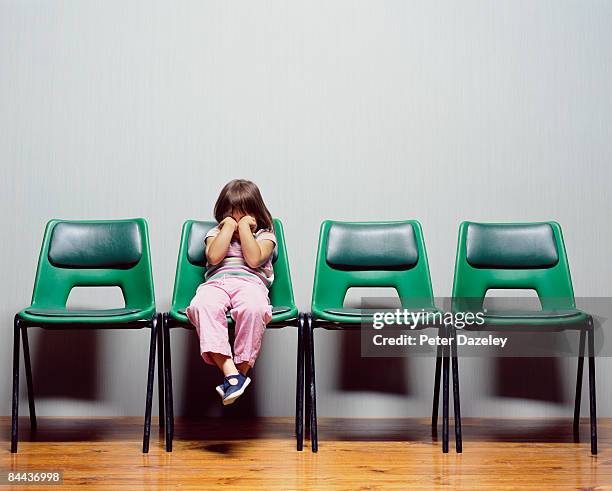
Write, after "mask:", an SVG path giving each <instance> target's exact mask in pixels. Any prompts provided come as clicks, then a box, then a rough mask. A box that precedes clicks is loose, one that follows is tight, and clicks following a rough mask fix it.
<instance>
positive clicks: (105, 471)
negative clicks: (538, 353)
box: [0, 418, 612, 490]
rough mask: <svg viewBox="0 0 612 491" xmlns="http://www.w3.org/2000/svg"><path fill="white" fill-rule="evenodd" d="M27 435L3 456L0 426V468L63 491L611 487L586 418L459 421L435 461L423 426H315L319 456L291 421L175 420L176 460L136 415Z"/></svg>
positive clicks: (610, 461) (607, 442)
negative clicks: (147, 444)
mask: <svg viewBox="0 0 612 491" xmlns="http://www.w3.org/2000/svg"><path fill="white" fill-rule="evenodd" d="M27 426H28V421H27V419H25V418H24V419H22V420H21V423H20V429H21V435H20V436H21V441H20V443H19V453H17V454H11V453H10V452H9V443H8V441H9V430H10V421H9V419H8V418H0V431H1V432H2V436H3V447H4V448H3V449H2V450H1V451H0V470H2V471H3V472H5V471H6V470H14V471H29V470H37V471H52V470H62V471H63V472H64V486H63V487H61V488H62V489H63V488H64V487H65V488H77V487H81V486H84V485H87V487H88V488H90V489H101V490H102V489H103V490H115V489H125V490H137V489H151V490H154V489H164V490H165V489H198V490H200V489H214V488H219V487H225V488H226V489H245V490H272V489H283V490H285V489H320V490H333V489H342V490H352V489H364V490H365V489H408V488H411V489H435V488H446V489H469V490H478V489H495V490H502V489H533V490H535V489H537V490H545V489H612V420H611V419H600V420H599V434H600V435H599V448H600V453H599V455H597V456H596V457H593V456H591V454H590V450H589V443H588V434H589V430H588V424H587V421H584V422H583V425H582V429H581V432H582V435H583V437H582V438H583V441H582V442H581V443H574V442H573V439H572V434H571V421H570V420H554V421H546V420H522V419H517V420H503V421H501V422H500V421H495V420H483V419H477V420H474V419H466V420H465V421H464V453H463V454H461V455H457V454H456V453H454V448H453V449H451V452H450V453H448V454H446V455H444V454H442V452H441V446H440V442H438V441H433V440H432V437H431V434H430V430H429V427H428V424H427V420H426V419H391V420H378V419H351V420H347V419H328V418H321V419H320V423H319V434H320V444H319V445H320V446H319V453H317V454H313V453H311V452H310V449H309V448H308V447H305V448H304V451H303V452H297V451H296V450H295V443H294V439H293V436H292V433H293V423H292V420H291V419H290V418H264V419H256V420H252V419H251V420H244V419H224V420H212V421H209V422H206V423H196V422H184V421H177V424H176V437H175V441H174V452H173V453H166V452H165V451H164V450H163V447H162V443H161V441H162V439H161V438H160V435H159V434H158V432H157V428H155V430H156V431H154V432H153V435H152V440H151V451H150V453H149V454H148V455H144V454H142V453H141V437H142V426H141V419H140V418H108V419H96V420H89V419H70V420H67V419H56V418H40V420H39V430H38V432H37V434H36V436H35V438H32V437H31V436H30V435H29V432H28V430H27ZM451 431H452V426H451ZM30 440H35V441H30ZM452 443H453V442H452V441H451V444H452ZM3 489H17V490H19V489H39V490H42V489H45V487H43V486H40V485H37V486H32V487H29V488H28V487H27V486H24V485H19V486H13V487H8V486H6V487H4V488H3ZM47 489H52V490H57V489H60V487H59V486H50V487H47Z"/></svg>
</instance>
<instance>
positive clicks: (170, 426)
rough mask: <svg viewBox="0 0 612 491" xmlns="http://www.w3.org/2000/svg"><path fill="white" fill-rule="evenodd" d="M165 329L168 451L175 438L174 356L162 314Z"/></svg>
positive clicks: (164, 317)
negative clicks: (172, 356)
mask: <svg viewBox="0 0 612 491" xmlns="http://www.w3.org/2000/svg"><path fill="white" fill-rule="evenodd" d="M162 328H163V330H164V376H165V389H166V452H172V439H173V438H174V401H173V399H172V358H171V355H170V353H171V350H170V324H169V323H168V319H167V317H166V316H165V315H163V316H162Z"/></svg>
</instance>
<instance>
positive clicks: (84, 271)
mask: <svg viewBox="0 0 612 491" xmlns="http://www.w3.org/2000/svg"><path fill="white" fill-rule="evenodd" d="M77 286H118V287H119V288H121V291H122V292H123V298H124V299H125V304H126V307H128V308H138V309H142V310H146V309H150V308H151V307H153V308H154V306H155V295H154V291H153V276H152V269H151V253H150V248H149V235H148V230H147V222H146V221H145V220H144V219H142V218H135V219H128V220H51V221H49V223H47V227H46V229H45V235H44V238H43V244H42V248H41V251H40V256H39V259H38V269H37V271H36V281H35V283H34V292H33V294H32V305H33V306H37V307H43V306H44V307H55V308H63V307H65V306H66V301H67V300H68V296H69V295H70V291H71V290H72V288H74V287H77Z"/></svg>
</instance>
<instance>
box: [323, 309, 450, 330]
mask: <svg viewBox="0 0 612 491" xmlns="http://www.w3.org/2000/svg"><path fill="white" fill-rule="evenodd" d="M407 310H408V311H409V312H427V313H433V312H438V309H436V308H434V307H431V308H424V309H407ZM396 311H397V308H379V309H357V308H351V307H334V308H328V309H323V311H320V312H314V317H315V319H318V320H322V321H329V322H335V323H339V324H342V323H346V324H360V323H371V322H373V321H374V314H375V313H379V312H390V313H395V312H396ZM422 327H427V326H426V325H424V324H423V325H422Z"/></svg>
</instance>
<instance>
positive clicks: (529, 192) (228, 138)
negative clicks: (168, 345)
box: [0, 0, 612, 416]
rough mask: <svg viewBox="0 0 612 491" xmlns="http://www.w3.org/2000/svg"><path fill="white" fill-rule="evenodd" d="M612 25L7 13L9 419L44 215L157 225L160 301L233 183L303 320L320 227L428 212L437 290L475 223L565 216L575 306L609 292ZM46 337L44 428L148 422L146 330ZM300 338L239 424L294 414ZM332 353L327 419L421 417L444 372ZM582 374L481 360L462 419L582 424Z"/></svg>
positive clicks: (265, 361)
mask: <svg viewBox="0 0 612 491" xmlns="http://www.w3.org/2000/svg"><path fill="white" fill-rule="evenodd" d="M611 25H612V3H611V2H609V1H605V0H602V1H593V0H589V1H560V0H549V1H544V0H538V1H463V2H455V1H438V2H426V1H399V0H398V1H390V0H385V1H370V2H366V1H353V0H342V1H331V2H330V1H327V0H326V1H309V2H284V1H258V2H252V1H244V2H209V1H189V2H188V1H179V2H170V1H168V2H163V1H151V0H148V1H129V2H125V1H104V2H102V1H72V2H70V1H53V2H52V1H43V2H33V1H17V0H1V1H0V162H1V165H2V169H3V171H4V175H3V178H2V180H1V181H0V201H1V202H2V214H1V216H0V220H1V221H2V230H3V240H2V241H0V266H1V270H2V276H3V281H2V283H0V295H1V297H2V299H3V301H2V302H1V303H0V318H1V319H3V324H4V328H3V331H2V332H3V333H4V342H3V343H1V344H0V361H1V366H2V367H3V370H1V371H0V374H1V375H0V393H2V394H3V397H2V398H1V399H0V401H1V406H0V413H2V414H9V412H10V398H9V394H10V367H11V347H12V334H11V332H12V331H11V325H12V316H13V314H14V312H15V311H16V310H17V309H18V308H21V307H23V306H25V305H26V304H27V303H28V301H29V297H30V293H31V288H32V284H33V279H34V273H35V268H36V258H37V254H38V251H39V247H40V241H41V238H42V232H43V227H44V224H45V222H46V221H47V220H48V219H50V218H52V217H62V218H120V217H133V216H143V217H146V218H147V219H148V221H149V225H150V231H151V240H152V252H153V256H154V270H155V271H154V274H155V282H156V283H155V286H156V290H157V300H158V304H159V307H160V309H166V308H167V307H168V306H169V296H170V293H171V288H172V281H173V274H174V267H175V261H176V253H177V248H178V236H179V232H180V226H181V223H182V221H183V220H184V219H186V218H189V217H200V218H208V217H210V216H211V208H212V204H213V202H214V199H215V198H216V195H217V193H218V191H219V189H220V187H221V186H222V185H223V184H224V183H225V182H226V181H227V180H229V179H231V178H234V177H246V178H251V179H253V180H254V181H256V182H257V183H258V184H259V185H260V186H261V188H262V192H263V194H264V197H265V198H266V200H267V202H268V205H269V207H270V209H271V210H272V211H273V213H274V215H276V216H279V217H281V218H282V219H283V220H284V221H285V224H286V234H287V240H288V246H289V252H290V259H291V267H292V272H293V277H294V283H295V289H296V295H297V300H298V303H299V306H300V307H302V308H307V306H308V305H309V302H310V288H311V283H312V276H313V266H314V259H315V248H316V241H317V235H318V225H319V223H320V221H321V220H322V219H324V218H336V219H364V220H367V219H402V218H418V219H419V220H421V222H422V224H423V227H424V230H425V235H426V241H427V247H428V252H429V258H430V261H431V270H432V278H433V282H434V288H435V291H436V294H438V295H447V294H449V292H450V285H451V281H452V270H453V264H454V252H455V245H456V234H457V230H458V225H459V222H460V221H462V220H465V219H472V220H499V221H503V220H544V219H546V220H547V219H555V220H558V221H559V222H560V223H561V224H562V225H563V228H564V232H565V237H566V242H567V247H568V250H569V255H570V260H571V267H572V272H573V278H574V286H575V290H576V293H577V295H583V296H586V295H597V296H610V294H611V290H612V268H611V264H612V263H611V261H610V257H611V253H610V243H611V242H612V232H611V228H610V194H609V189H610V188H609V183H610V180H611V178H612V172H611V170H610V163H611V157H612V138H611V136H612V132H611V129H612V110H611V103H612V102H611V101H612V93H611V87H612V77H611V69H612V66H611V60H612V30H611V29H610V26H611ZM114 300H116V296H113V295H109V294H106V293H100V294H97V295H95V299H94V300H92V299H88V300H87V299H86V295H79V297H78V298H77V299H75V301H74V302H75V303H74V304H83V303H86V304H92V305H93V304H94V303H95V304H96V305H98V304H100V305H108V303H109V302H113V301H114ZM92 302H93V303H92ZM31 336H32V344H33V357H34V365H35V366H34V372H35V377H36V381H35V383H36V384H37V388H38V391H39V393H40V400H39V411H40V413H41V414H47V415H49V414H64V415H116V414H119V415H137V414H141V413H142V410H143V405H144V381H145V371H146V367H145V365H146V352H147V342H148V339H147V334H146V333H145V332H130V333H125V334H124V333H100V334H83V335H74V334H72V335H69V336H66V337H64V338H59V335H58V334H53V333H46V334H45V333H42V334H41V333H32V335H31ZM174 340H175V346H174V348H175V351H174V366H175V391H176V396H175V397H176V400H177V412H178V413H179V414H181V413H182V414H193V415H197V414H219V413H220V409H219V406H220V405H219V403H218V400H217V399H216V395H215V394H214V393H213V385H214V383H216V382H217V380H218V376H217V375H216V374H215V372H214V371H211V370H206V369H203V368H202V366H201V365H202V364H201V362H200V361H199V360H198V358H197V353H196V351H197V348H196V343H195V339H194V338H193V337H192V336H190V335H188V334H187V333H176V335H175V337H174ZM294 346H295V332H294V331H292V330H285V331H278V332H271V333H269V334H268V335H267V337H266V340H265V344H264V349H263V353H262V356H261V358H260V360H259V362H258V366H257V370H256V372H257V373H256V375H255V377H256V380H255V384H254V386H252V387H253V389H252V390H253V395H252V397H250V398H249V399H248V400H245V401H244V403H242V408H240V409H236V411H246V412H249V413H250V412H255V413H258V414H263V415H290V414H292V412H293V402H292V397H293V393H294V392H293V391H294V370H295V368H294V360H295V348H294ZM317 350H318V352H317V355H318V359H319V364H318V383H319V412H320V414H321V415H326V416H331V415H342V416H346V415H358V416H370V415H380V416H385V415H389V416H399V415H426V414H428V411H429V404H430V395H431V377H432V373H433V363H432V362H431V361H430V360H424V359H419V360H405V361H401V360H400V361H398V360H378V361H376V360H366V361H363V360H360V358H359V342H358V339H356V338H355V337H354V336H353V337H351V336H349V335H342V334H339V333H328V332H322V333H320V334H319V336H318V339H317ZM574 367H575V362H569V361H568V360H561V361H559V362H550V363H548V362H541V361H540V362H536V363H531V362H528V361H524V362H521V363H519V365H518V369H517V365H514V368H512V367H510V370H508V367H507V366H505V365H504V364H503V363H500V362H499V361H492V360H465V361H463V362H462V367H461V368H462V384H463V386H462V389H463V394H464V399H463V409H464V413H465V415H467V416H479V415H487V414H503V415H516V414H524V415H534V416H535V415H546V414H548V415H566V416H569V415H571V401H570V399H571V393H572V390H573V389H572V387H573V379H574V375H573V373H574V372H573V371H574ZM611 369H612V363H610V360H609V359H601V360H600V361H599V365H598V377H599V384H600V386H599V387H600V391H599V403H600V414H601V415H602V416H611V415H612V397H611V396H610V393H611V391H610V389H611V388H612V376H611V375H610V373H611ZM543 374H545V375H547V376H548V375H550V376H551V377H552V382H550V380H551V379H550V378H548V379H547V378H546V377H544V376H543V377H540V378H538V377H537V376H536V375H543ZM60 377H63V378H61V380H62V381H61V382H59V381H58V380H60ZM500 378H504V380H505V382H504V383H503V384H502V383H501V382H500ZM383 380H386V382H382V381H383ZM388 382H392V383H394V384H396V386H395V387H389V385H390V384H389V383H388ZM397 384H399V385H401V387H400V388H398V387H397ZM508 387H511V389H510V390H507V389H508ZM22 388H23V387H22ZM23 394H24V393H22V395H23ZM22 409H23V414H25V413H26V411H27V409H26V406H23V405H22Z"/></svg>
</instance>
